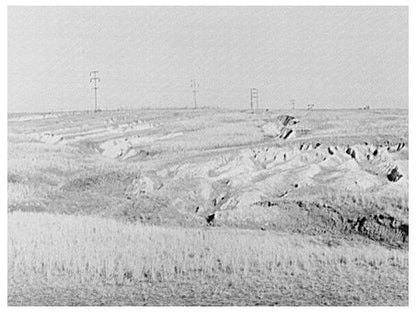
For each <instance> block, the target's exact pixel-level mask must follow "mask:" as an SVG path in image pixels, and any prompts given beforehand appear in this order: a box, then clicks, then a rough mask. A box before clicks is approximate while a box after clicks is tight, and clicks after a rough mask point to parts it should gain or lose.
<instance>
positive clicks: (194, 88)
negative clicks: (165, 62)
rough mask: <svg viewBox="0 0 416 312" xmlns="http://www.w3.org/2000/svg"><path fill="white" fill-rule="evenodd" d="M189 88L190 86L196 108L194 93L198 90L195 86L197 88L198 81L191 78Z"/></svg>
mask: <svg viewBox="0 0 416 312" xmlns="http://www.w3.org/2000/svg"><path fill="white" fill-rule="evenodd" d="M191 88H192V93H193V94H194V104H195V109H196V107H197V105H196V93H197V92H198V91H197V88H199V83H198V82H197V81H196V80H191Z"/></svg>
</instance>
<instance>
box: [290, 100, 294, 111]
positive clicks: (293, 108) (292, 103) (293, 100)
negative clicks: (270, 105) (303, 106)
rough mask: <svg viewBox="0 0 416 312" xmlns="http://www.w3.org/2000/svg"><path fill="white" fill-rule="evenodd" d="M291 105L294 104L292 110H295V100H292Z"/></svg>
mask: <svg viewBox="0 0 416 312" xmlns="http://www.w3.org/2000/svg"><path fill="white" fill-rule="evenodd" d="M290 105H291V106H292V110H293V111H294V110H295V100H290Z"/></svg>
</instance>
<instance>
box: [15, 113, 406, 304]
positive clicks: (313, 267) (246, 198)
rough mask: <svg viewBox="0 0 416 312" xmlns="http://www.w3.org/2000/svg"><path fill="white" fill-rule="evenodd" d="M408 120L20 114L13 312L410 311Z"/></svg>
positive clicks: (380, 116)
mask: <svg viewBox="0 0 416 312" xmlns="http://www.w3.org/2000/svg"><path fill="white" fill-rule="evenodd" d="M407 118H408V117H407V111H393V110H380V111H377V110H374V111H358V110H349V111H348V110H346V111H295V112H288V111H286V112H285V111H257V112H255V113H250V112H247V111H220V110H209V109H206V110H159V111H158V110H155V111H153V110H149V111H145V110H143V111H112V112H101V113H97V114H93V113H89V112H71V113H59V114H44V115H16V116H9V125H8V128H9V133H8V135H9V146H8V153H9V160H8V165H9V168H8V210H9V253H8V256H9V263H8V266H9V304H13V305H20V304H23V305H27V304H31V305H40V304H48V305H65V304H94V305H95V304H121V305H123V304H139V305H142V304H149V305H161V304H169V305H171V304H190V305H198V304H204V305H205V304H206V305H215V304H238V305H253V304H264V305H273V304H277V305H324V304H332V305H406V304H407V302H408V276H407V272H408V262H407V250H408V231H409V227H408V211H409V208H408V128H407V125H408V120H407Z"/></svg>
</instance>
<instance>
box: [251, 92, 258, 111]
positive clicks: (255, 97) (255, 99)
mask: <svg viewBox="0 0 416 312" xmlns="http://www.w3.org/2000/svg"><path fill="white" fill-rule="evenodd" d="M254 101H256V107H257V110H258V109H259V93H258V90H257V89H256V88H251V89H250V107H251V112H253V105H254Z"/></svg>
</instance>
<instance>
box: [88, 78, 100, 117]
mask: <svg viewBox="0 0 416 312" xmlns="http://www.w3.org/2000/svg"><path fill="white" fill-rule="evenodd" d="M97 74H98V70H93V71H92V72H90V83H91V82H93V83H94V87H92V88H91V89H93V90H94V95H95V97H94V98H95V106H94V112H97V111H98V104H97V89H98V87H97V82H100V81H101V80H100V78H99V77H97Z"/></svg>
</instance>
